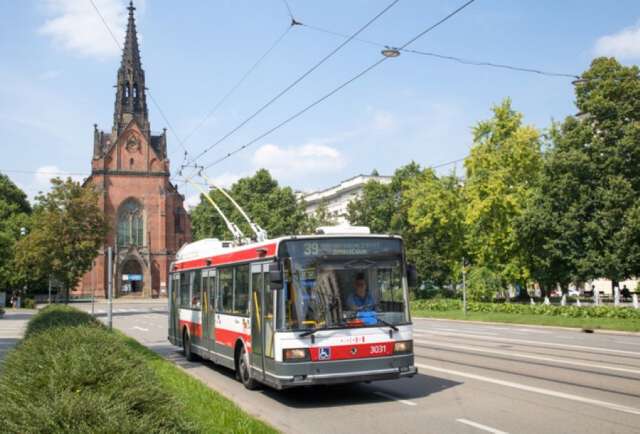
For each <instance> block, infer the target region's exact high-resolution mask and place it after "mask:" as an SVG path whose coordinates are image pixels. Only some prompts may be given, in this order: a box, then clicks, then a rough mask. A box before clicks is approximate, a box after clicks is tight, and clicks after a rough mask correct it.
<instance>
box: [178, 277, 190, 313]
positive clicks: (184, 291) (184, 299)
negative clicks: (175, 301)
mask: <svg viewBox="0 0 640 434" xmlns="http://www.w3.org/2000/svg"><path fill="white" fill-rule="evenodd" d="M190 296H191V294H189V279H188V273H180V307H182V308H187V309H188V308H189V307H190V306H191V302H190V300H189V297H190Z"/></svg>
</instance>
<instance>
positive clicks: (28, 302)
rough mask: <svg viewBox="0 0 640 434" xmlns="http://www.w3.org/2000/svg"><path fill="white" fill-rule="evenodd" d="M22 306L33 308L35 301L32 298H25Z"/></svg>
mask: <svg viewBox="0 0 640 434" xmlns="http://www.w3.org/2000/svg"><path fill="white" fill-rule="evenodd" d="M22 307H23V308H24V309H35V308H36V301H35V300H34V299H33V298H25V299H24V301H23V302H22Z"/></svg>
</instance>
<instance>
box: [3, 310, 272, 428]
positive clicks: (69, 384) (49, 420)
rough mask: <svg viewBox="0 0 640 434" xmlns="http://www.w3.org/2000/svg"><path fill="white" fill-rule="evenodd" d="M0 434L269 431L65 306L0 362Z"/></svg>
mask: <svg viewBox="0 0 640 434" xmlns="http://www.w3.org/2000/svg"><path fill="white" fill-rule="evenodd" d="M0 396H1V397H2V411H0V427H2V428H0V431H1V432H3V433H5V432H6V433H20V434H24V433H40V432H52V433H53V432H96V433H111V432H122V433H136V434H137V433H140V434H143V433H144V434H146V433H156V432H163V433H165V432H166V433H174V432H176V433H275V432H277V431H275V430H274V429H273V428H271V427H270V426H268V425H267V424H265V423H264V422H261V421H259V420H258V419H256V418H254V417H251V416H249V415H248V414H246V413H244V412H243V411H242V410H241V409H240V408H239V407H238V406H236V405H235V404H234V403H233V402H231V401H230V400H228V399H226V398H224V397H223V396H222V395H220V394H219V393H217V392H215V391H213V390H211V389H209V388H208V387H207V386H205V385H204V384H203V383H201V382H200V381H198V380H196V379H195V378H193V377H191V376H190V375H188V374H187V373H185V372H184V371H183V370H181V369H180V368H179V367H177V366H176V365H174V364H173V363H171V362H169V361H167V360H165V359H163V358H162V357H160V356H159V355H157V354H155V353H153V352H152V351H150V350H149V349H147V348H145V347H144V346H142V345H141V344H139V343H138V342H137V341H135V340H134V339H132V338H129V337H127V336H125V335H124V334H122V333H120V332H117V331H114V332H110V331H109V330H107V329H106V327H104V326H103V325H102V324H101V323H99V322H98V321H96V320H95V319H94V318H93V317H91V316H90V315H88V314H86V313H84V312H80V311H78V310H77V309H74V308H71V307H67V306H51V307H47V308H45V309H42V310H41V311H40V312H39V313H38V314H36V315H35V316H34V317H33V318H32V319H31V321H30V322H29V324H28V327H27V333H26V334H25V337H24V338H23V340H22V341H21V342H20V343H19V345H18V346H17V347H16V348H15V349H14V350H12V351H11V352H10V353H9V354H8V355H7V357H6V359H5V360H4V362H3V363H0Z"/></svg>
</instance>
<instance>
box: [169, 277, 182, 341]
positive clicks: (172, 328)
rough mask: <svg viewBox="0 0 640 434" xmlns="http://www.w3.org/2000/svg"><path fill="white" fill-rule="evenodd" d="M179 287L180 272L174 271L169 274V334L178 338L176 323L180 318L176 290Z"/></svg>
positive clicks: (178, 328) (173, 337)
mask: <svg viewBox="0 0 640 434" xmlns="http://www.w3.org/2000/svg"><path fill="white" fill-rule="evenodd" d="M179 289H180V274H179V273H174V274H172V275H171V279H170V280H169V298H170V302H169V336H170V337H171V338H172V339H176V340H177V339H180V332H179V330H180V327H179V325H178V321H179V320H180V315H179V311H178V309H179V307H178V303H179V299H178V290H179Z"/></svg>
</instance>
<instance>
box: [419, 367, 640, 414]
mask: <svg viewBox="0 0 640 434" xmlns="http://www.w3.org/2000/svg"><path fill="white" fill-rule="evenodd" d="M415 365H416V366H417V367H418V368H422V369H426V370H428V371H436V372H442V373H444V374H450V375H457V376H459V377H464V378H471V379H472V380H478V381H484V382H485V383H492V384H497V385H499V386H505V387H511V388H513V389H519V390H524V391H526V392H533V393H539V394H542V395H547V396H553V397H556V398H562V399H567V400H570V401H576V402H582V403H584V404H591V405H595V406H598V407H603V408H607V409H610V410H617V411H621V412H623V413H630V414H635V415H640V409H638V408H633V407H627V406H626V405H620V404H615V403H613V402H607V401H600V400H599V399H591V398H585V397H583V396H579V395H572V394H570V393H564V392H558V391H555V390H551V389H544V388H542V387H535V386H527V385H526V384H520V383H514V382H512V381H505V380H498V379H497V378H491V377H485V376H483V375H476V374H471V373H468V372H460V371H455V370H453V369H445V368H439V367H437V366H431V365H425V364H424V363H416V364H415Z"/></svg>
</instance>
